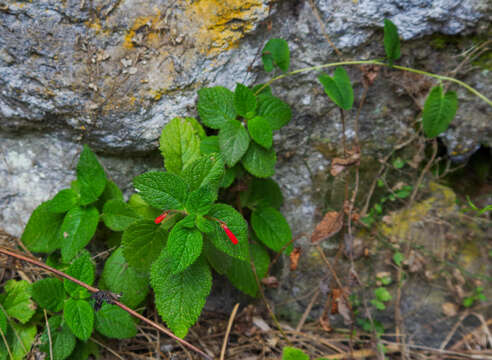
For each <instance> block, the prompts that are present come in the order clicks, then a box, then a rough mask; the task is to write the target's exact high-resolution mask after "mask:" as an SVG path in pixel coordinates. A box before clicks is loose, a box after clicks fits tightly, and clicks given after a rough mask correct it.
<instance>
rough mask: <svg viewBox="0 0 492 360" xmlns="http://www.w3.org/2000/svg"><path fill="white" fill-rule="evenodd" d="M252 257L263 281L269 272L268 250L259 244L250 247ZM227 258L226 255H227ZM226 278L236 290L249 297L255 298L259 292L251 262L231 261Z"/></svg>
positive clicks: (258, 274) (257, 273)
mask: <svg viewBox="0 0 492 360" xmlns="http://www.w3.org/2000/svg"><path fill="white" fill-rule="evenodd" d="M250 251H251V256H252V258H253V263H254V265H255V270H256V275H257V276H258V279H259V280H260V281H261V279H263V278H264V277H265V275H266V273H267V271H268V266H269V265H270V257H269V256H268V252H267V250H266V249H265V248H264V247H263V246H262V245H259V244H251V245H250ZM225 256H226V255H225ZM225 274H226V276H227V278H228V279H229V281H230V282H231V283H232V285H234V286H235V287H236V288H238V289H239V290H241V291H242V292H243V293H245V294H248V295H249V296H252V297H255V296H256V294H257V292H258V284H257V283H256V277H255V275H254V273H253V270H252V268H251V264H250V262H249V260H246V261H242V260H237V259H231V261H230V265H229V267H228V268H227V270H226V273H225Z"/></svg>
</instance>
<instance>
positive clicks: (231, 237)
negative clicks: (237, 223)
mask: <svg viewBox="0 0 492 360" xmlns="http://www.w3.org/2000/svg"><path fill="white" fill-rule="evenodd" d="M220 227H221V228H222V229H224V231H225V233H226V235H227V236H228V237H229V240H231V242H232V243H233V244H234V245H236V244H237V237H236V235H234V234H233V233H232V231H231V230H230V229H229V228H228V227H227V225H226V224H225V223H223V222H221V223H220Z"/></svg>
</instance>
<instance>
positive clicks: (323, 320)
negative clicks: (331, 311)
mask: <svg viewBox="0 0 492 360" xmlns="http://www.w3.org/2000/svg"><path fill="white" fill-rule="evenodd" d="M319 323H320V325H321V327H322V328H323V330H324V331H328V332H331V331H332V330H333V328H332V327H331V324H330V319H328V314H327V313H326V312H324V313H323V315H321V317H320V318H319Z"/></svg>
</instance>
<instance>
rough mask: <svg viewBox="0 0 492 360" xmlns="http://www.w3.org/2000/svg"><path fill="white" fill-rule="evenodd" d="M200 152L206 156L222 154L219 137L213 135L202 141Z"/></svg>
mask: <svg viewBox="0 0 492 360" xmlns="http://www.w3.org/2000/svg"><path fill="white" fill-rule="evenodd" d="M200 152H201V153H202V154H204V155H208V154H213V153H220V147H219V137H218V136H217V135H212V136H207V137H206V138H204V139H202V141H201V142H200Z"/></svg>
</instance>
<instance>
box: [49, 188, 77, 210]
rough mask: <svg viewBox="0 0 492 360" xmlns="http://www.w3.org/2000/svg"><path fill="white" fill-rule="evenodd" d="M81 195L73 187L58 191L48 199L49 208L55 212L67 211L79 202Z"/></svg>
mask: <svg viewBox="0 0 492 360" xmlns="http://www.w3.org/2000/svg"><path fill="white" fill-rule="evenodd" d="M79 200H80V199H79V195H78V194H77V193H75V192H74V191H73V190H72V189H64V190H61V191H59V192H58V194H56V195H55V197H54V198H53V199H51V200H50V201H48V210H49V211H51V212H53V213H65V212H67V211H68V210H70V209H72V208H73V207H75V206H77V205H78V204H79Z"/></svg>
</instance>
